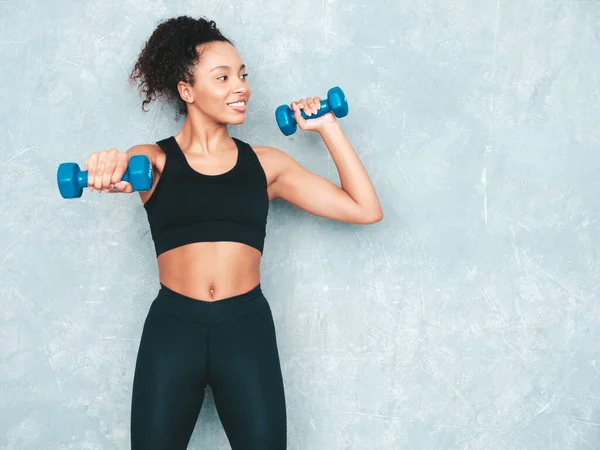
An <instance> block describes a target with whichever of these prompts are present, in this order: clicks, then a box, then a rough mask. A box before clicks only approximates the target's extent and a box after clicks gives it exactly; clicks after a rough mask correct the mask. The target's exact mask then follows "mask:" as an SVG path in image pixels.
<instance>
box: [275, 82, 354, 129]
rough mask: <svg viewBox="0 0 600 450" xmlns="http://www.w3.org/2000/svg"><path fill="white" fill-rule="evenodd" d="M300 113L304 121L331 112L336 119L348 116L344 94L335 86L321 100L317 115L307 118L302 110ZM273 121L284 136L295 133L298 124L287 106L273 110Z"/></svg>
mask: <svg viewBox="0 0 600 450" xmlns="http://www.w3.org/2000/svg"><path fill="white" fill-rule="evenodd" d="M300 112H301V114H302V117H303V118H304V119H305V120H310V119H316V118H317V117H321V116H323V115H325V114H327V113H328V112H332V113H333V114H335V116H336V117H338V118H342V117H346V116H347V115H348V101H347V100H346V96H345V95H344V92H343V91H342V90H341V89H340V88H339V87H337V86H336V87H334V88H331V89H329V91H328V92H327V100H321V108H320V109H319V111H318V112H317V114H313V115H312V116H307V115H306V114H304V111H303V110H302V111H300ZM275 119H276V120H277V125H279V129H280V130H281V132H282V133H283V134H285V135H286V136H289V135H291V134H294V133H295V132H296V129H297V128H298V124H297V123H296V118H295V117H294V111H293V110H292V108H290V107H289V105H281V106H280V107H279V108H277V109H276V110H275Z"/></svg>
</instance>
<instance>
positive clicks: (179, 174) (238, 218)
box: [144, 137, 269, 257]
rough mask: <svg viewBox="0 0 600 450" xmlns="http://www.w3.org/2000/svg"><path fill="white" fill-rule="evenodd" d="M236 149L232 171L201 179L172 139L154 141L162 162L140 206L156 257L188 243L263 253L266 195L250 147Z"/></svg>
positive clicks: (263, 179)
mask: <svg viewBox="0 0 600 450" xmlns="http://www.w3.org/2000/svg"><path fill="white" fill-rule="evenodd" d="M233 140H234V141H235V144H236V146H237V148H238V156H237V161H236V163H235V166H234V167H233V169H231V170H229V171H228V172H225V173H223V174H219V175H205V174H202V173H200V172H197V171H195V170H194V169H193V168H192V167H191V166H190V165H189V163H188V161H187V159H186V157H185V155H184V154H183V152H182V151H181V148H180V147H179V145H178V144H177V141H176V140H175V138H174V137H170V138H167V139H163V140H162V141H159V142H157V144H158V145H159V146H160V147H161V149H162V150H163V151H164V152H165V155H166V161H165V166H164V168H163V171H162V174H161V176H160V179H159V180H158V182H157V183H156V188H155V189H154V192H153V193H152V195H151V196H150V199H149V200H148V201H147V202H146V203H145V204H144V208H145V210H146V214H147V215H148V223H149V224H150V232H151V233H152V240H153V241H154V247H155V249H156V256H157V257H158V256H159V255H160V254H161V253H164V252H166V251H167V250H171V249H173V248H176V247H180V246H182V245H186V244H190V243H193V242H216V241H230V242H241V243H243V244H247V245H249V246H251V247H254V248H256V249H258V250H259V251H260V252H261V253H262V251H263V246H264V240H265V230H266V224H267V214H268V211H269V195H268V193H267V178H266V175H265V172H264V170H263V168H262V166H261V164H260V161H259V160H258V157H257V156H256V153H254V150H252V147H250V146H249V145H248V144H246V143H245V142H242V141H239V140H238V139H235V138H233Z"/></svg>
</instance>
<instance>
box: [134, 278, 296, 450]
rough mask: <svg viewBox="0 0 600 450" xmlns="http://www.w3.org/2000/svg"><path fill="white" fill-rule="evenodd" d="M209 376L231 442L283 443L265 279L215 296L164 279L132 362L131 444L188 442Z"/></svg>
mask: <svg viewBox="0 0 600 450" xmlns="http://www.w3.org/2000/svg"><path fill="white" fill-rule="evenodd" d="M207 384H208V385H210V386H211V388H212V391H213V396H214V399H215V406H216V408H217V412H218V414H219V418H220V419H221V423H222V424H223V428H224V430H225V434H226V435H227V438H228V439H229V443H230V444H231V447H232V449H233V450H238V449H243V450H254V449H257V450H258V449H261V450H284V449H285V448H286V407H285V396H284V388H283V381H282V377H281V368H280V364H279V354H278V351H277V342H276V337H275V327H274V325H273V317H272V315H271V308H270V307H269V304H268V302H267V299H266V298H265V297H264V295H263V294H262V291H261V289H260V285H258V286H256V287H255V288H254V289H252V290H251V291H249V292H247V293H245V294H241V295H237V296H235V297H230V298H226V299H223V300H217V301H214V302H209V301H202V300H195V299H192V298H190V297H186V296H184V295H181V294H179V293H177V292H174V291H172V290H171V289H169V288H167V287H166V286H163V285H161V288H160V291H159V293H158V297H157V298H156V299H155V300H154V302H153V303H152V306H151V307H150V311H149V312H148V317H147V318H146V322H145V324H144V330H143V333H142V338H141V342H140V347H139V351H138V356H137V362H136V367H135V376H134V381H133V398H132V408H131V448H132V450H180V449H181V450H183V449H186V448H187V444H188V442H189V439H190V436H191V434H192V431H193V430H194V426H195V424H196V419H197V418H198V414H199V413H200V408H201V407H202V401H203V399H204V390H205V388H206V385H207Z"/></svg>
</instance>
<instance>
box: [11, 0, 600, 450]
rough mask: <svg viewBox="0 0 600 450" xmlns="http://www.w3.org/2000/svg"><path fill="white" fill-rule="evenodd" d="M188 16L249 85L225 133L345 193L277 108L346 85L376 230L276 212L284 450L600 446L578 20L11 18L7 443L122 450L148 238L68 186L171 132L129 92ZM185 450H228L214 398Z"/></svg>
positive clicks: (310, 13) (415, 9)
mask: <svg viewBox="0 0 600 450" xmlns="http://www.w3.org/2000/svg"><path fill="white" fill-rule="evenodd" d="M182 13H185V14H192V15H199V14H203V15H207V16H208V17H211V18H214V19H215V20H216V21H217V23H218V25H219V26H220V27H221V28H222V29H223V31H224V32H225V33H226V35H228V36H230V37H231V38H232V39H233V40H234V41H235V42H236V44H237V46H238V48H239V50H240V52H241V53H242V55H243V58H244V59H245V61H246V62H247V64H248V66H249V71H250V73H251V78H250V80H251V83H252V87H253V91H254V97H253V103H252V107H251V110H250V113H249V119H248V121H247V123H246V124H244V125H243V126H240V127H238V128H235V129H232V130H231V132H232V134H233V135H234V136H237V137H240V138H242V139H245V140H247V141H249V142H250V143H251V144H256V145H259V144H262V145H272V146H276V147H279V148H281V149H283V150H285V151H287V152H288V153H290V154H291V155H293V156H294V157H295V158H296V159H298V160H299V161H300V162H301V163H302V164H304V165H305V166H306V167H308V168H309V169H311V170H313V171H316V172H318V173H320V174H322V175H324V176H326V177H328V178H330V179H331V180H334V181H337V180H338V178H337V175H336V171H335V166H334V165H333V163H332V161H331V158H330V157H329V155H328V153H327V151H326V149H325V147H324V146H323V144H322V143H321V142H320V141H319V140H318V136H316V135H308V134H302V133H299V134H297V135H294V136H293V137H291V138H285V137H284V136H283V135H282V134H281V133H280V132H279V130H278V129H277V127H276V124H275V122H274V120H273V116H274V114H273V112H274V110H275V108H276V107H277V106H278V105H279V104H281V103H286V102H289V101H291V100H294V99H297V98H299V97H304V96H309V95H324V94H325V93H326V90H327V89H328V88H329V87H331V86H333V85H338V84H339V85H340V86H341V87H343V89H344V90H345V91H346V93H347V95H348V97H349V102H350V107H351V114H350V115H349V116H348V117H347V118H345V119H343V125H344V128H345V130H346V132H347V134H348V136H349V137H350V139H351V141H352V142H353V144H354V145H355V148H356V149H357V151H358V153H359V154H360V156H361V158H362V160H363V161H364V163H365V165H366V167H367V169H368V170H369V172H370V174H371V175H372V178H373V180H374V183H375V185H376V187H377V189H378V192H379V193H380V196H381V199H382V203H383V206H384V211H385V214H386V215H385V219H384V220H383V221H382V222H381V223H378V224H376V225H374V226H368V227H360V226H353V225H345V224H340V223H334V222H331V221H326V220H324V219H320V218H316V217H312V216H309V215H308V214H306V213H303V212H302V211H300V210H297V209H295V208H293V207H290V206H289V205H286V204H283V203H278V202H275V203H274V204H273V205H272V209H271V211H270V215H269V227H268V240H267V244H266V248H265V255H264V259H263V273H262V275H263V288H264V291H265V293H266V295H267V297H268V298H269V301H270V302H271V305H272V309H273V312H274V315H275V320H276V326H277V332H278V339H279V345H280V352H281V358H282V365H283V372H284V379H285V386H286V393H287V402H288V429H289V442H290V445H289V448H290V449H560V450H566V449H592V448H600V386H599V383H600V376H599V372H600V354H599V352H598V342H599V339H600V329H599V327H598V322H599V317H600V306H599V305H598V302H597V297H598V294H600V289H599V283H600V275H599V274H600V262H599V259H598V256H599V255H598V253H599V249H600V240H599V231H600V225H599V210H600V208H599V206H598V198H599V194H600V185H599V177H598V172H599V171H600V156H599V152H598V150H599V144H600V120H599V118H600V103H599V100H600V98H599V97H600V96H599V86H600V63H599V60H600V59H599V58H600V4H599V3H598V2H597V1H567V0H562V1H561V0H522V1H517V0H513V1H509V0H502V1H491V0H478V1H475V0H447V1H441V0H437V1H434V0H406V1H402V2H400V1H382V0H379V1H364V2H363V1H357V0H354V1H353V0H350V1H336V0H320V1H317V0H304V1H302V2H277V1H271V0H261V1H256V0H254V1H248V0H246V1H227V2H224V1H196V2H193V1H182V0H178V1H174V0H169V1H167V0H151V1H150V0H144V1H142V0H125V1H123V0H118V1H117V0H94V1H77V2H74V1H66V0H65V1H59V0H52V1H47V0H2V1H0V70H1V80H2V83H1V84H0V98H1V99H2V100H1V101H0V149H1V150H0V152H1V153H0V162H1V164H0V174H1V176H0V188H1V195H0V214H1V216H0V377H1V378H0V446H1V447H2V448H5V449H11V450H12V449H19V450H21V449H23V450H25V449H27V450H29V449H31V450H34V449H35V450H39V449H48V450H58V449H61V450H63V449H86V450H92V449H93V450H95V449H126V448H128V442H129V402H130V394H131V381H132V375H133V370H134V361H135V355H136V352H137V346H138V343H139V337H140V333H141V327H142V323H143V320H144V318H145V314H146V312H147V310H148V307H149V305H150V302H151V301H152V299H153V298H154V296H155V294H156V292H157V288H158V280H157V269H156V263H155V259H154V252H153V247H152V242H151V238H150V235H149V228H148V225H147V222H146V219H145V215H144V211H143V209H142V207H141V204H140V202H139V200H138V198H137V196H123V195H122V196H119V195H114V196H110V195H106V194H104V195H103V194H97V193H85V194H84V197H83V198H82V199H80V200H75V201H66V200H63V199H61V198H60V197H59V195H58V192H57V189H56V182H55V173H56V168H57V166H58V164H59V163H61V162H63V161H76V162H79V163H83V162H84V161H85V159H86V157H87V155H88V154H89V153H90V152H92V151H97V150H100V149H104V148H110V147H117V148H119V149H122V150H125V149H127V148H128V147H129V146H131V145H133V144H136V143H146V142H155V141H156V140H159V139H161V138H163V137H166V136H169V135H171V134H174V133H176V132H177V130H178V127H179V125H180V124H179V123H176V122H175V121H174V115H173V110H172V109H171V108H169V107H160V105H155V106H154V107H152V108H151V112H150V113H147V114H144V113H142V112H141V111H140V109H139V106H140V102H141V100H140V99H139V97H138V95H137V92H136V91H135V89H134V88H132V87H131V86H129V85H128V84H127V75H128V73H129V71H130V69H131V67H132V64H133V62H134V61H135V58H136V56H137V54H138V52H139V50H140V48H141V46H142V44H143V42H144V40H145V39H147V38H148V37H149V35H150V33H151V32H152V30H153V29H154V27H155V25H156V24H157V23H158V21H159V20H161V19H163V18H166V17H168V16H174V15H178V14H182ZM190 448H193V449H226V448H228V445H227V441H226V439H225V435H224V433H223V431H222V428H221V425H220V423H219V421H218V417H217V415H216V412H215V408H214V403H213V401H212V396H211V395H210V391H209V395H208V397H207V401H206V403H205V406H204V408H203V410H202V413H201V415H200V418H199V421H198V425H197V428H196V430H195V433H194V436H193V438H192V443H191V445H190Z"/></svg>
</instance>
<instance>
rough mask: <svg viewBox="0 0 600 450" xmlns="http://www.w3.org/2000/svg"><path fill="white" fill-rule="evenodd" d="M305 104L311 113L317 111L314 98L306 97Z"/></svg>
mask: <svg viewBox="0 0 600 450" xmlns="http://www.w3.org/2000/svg"><path fill="white" fill-rule="evenodd" d="M306 105H307V106H308V109H309V110H310V112H311V113H312V114H316V113H317V108H316V106H315V100H314V99H313V98H312V97H308V98H307V99H306Z"/></svg>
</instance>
